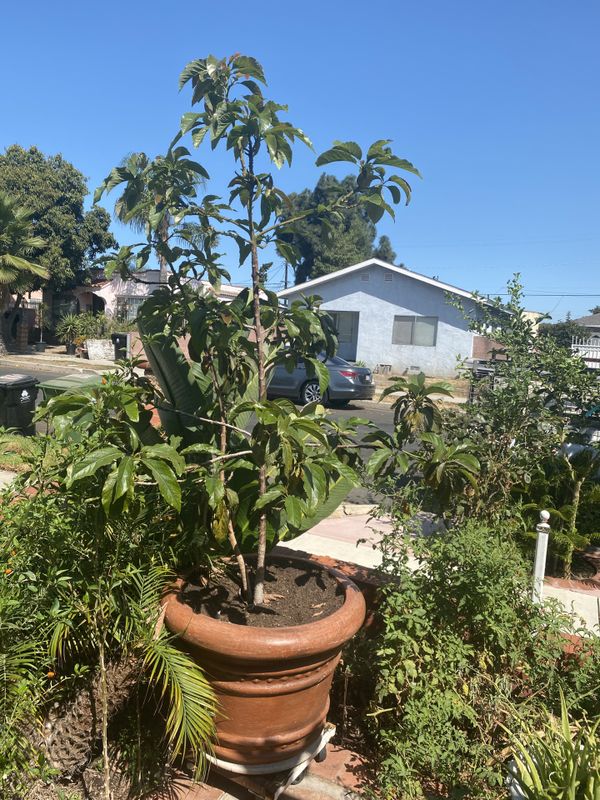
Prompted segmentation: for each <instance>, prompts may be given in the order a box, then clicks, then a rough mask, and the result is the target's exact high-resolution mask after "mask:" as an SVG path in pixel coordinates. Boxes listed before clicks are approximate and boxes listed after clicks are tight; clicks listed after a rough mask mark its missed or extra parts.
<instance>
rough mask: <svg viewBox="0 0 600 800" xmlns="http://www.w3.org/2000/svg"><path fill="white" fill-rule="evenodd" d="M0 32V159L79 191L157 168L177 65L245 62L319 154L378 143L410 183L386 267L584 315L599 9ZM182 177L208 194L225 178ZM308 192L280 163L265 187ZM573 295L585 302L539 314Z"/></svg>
mask: <svg viewBox="0 0 600 800" xmlns="http://www.w3.org/2000/svg"><path fill="white" fill-rule="evenodd" d="M1 26H2V28H1V29H2V46H1V47H0V75H1V76H2V79H1V83H0V97H1V104H0V108H1V109H2V116H1V124H0V149H3V148H4V147H6V146H8V145H9V144H12V143H14V142H17V143H19V144H21V145H23V146H28V145H31V144H36V145H37V146H38V147H40V148H41V149H42V150H43V151H44V152H46V153H56V152H61V153H62V154H63V155H64V156H65V157H66V158H68V159H69V160H71V161H72V162H73V163H74V164H75V166H77V167H78V168H79V169H81V170H82V171H83V172H84V174H85V175H86V176H87V177H88V179H89V186H90V189H92V190H93V188H94V187H95V186H97V185H98V183H99V182H100V181H101V179H102V178H103V177H104V176H105V175H106V174H107V173H108V171H109V170H110V169H111V168H112V167H113V166H114V165H115V164H116V163H118V162H119V160H120V159H121V158H122V157H123V155H125V154H126V153H128V152H131V151H132V150H145V151H146V152H148V153H149V154H151V155H155V154H157V153H159V152H163V151H164V149H165V148H166V146H167V144H168V142H169V140H170V138H171V136H172V134H173V132H174V131H175V130H176V128H177V125H178V120H179V116H180V114H181V113H182V112H183V111H185V110H188V108H189V95H188V94H187V93H186V92H183V93H181V94H179V93H178V91H177V78H178V75H179V72H180V70H181V69H182V67H183V66H184V65H185V64H186V62H187V61H189V60H190V59H192V58H198V57H202V56H204V55H206V54H208V53H214V54H215V55H219V56H221V55H226V54H231V53H233V52H236V51H240V52H244V53H247V54H249V55H254V56H255V57H256V58H258V59H259V61H261V62H262V63H263V65H264V67H265V70H266V74H267V77H268V80H269V93H270V96H272V97H273V98H274V99H276V100H280V101H281V102H287V103H288V104H289V106H290V114H289V117H290V119H291V120H292V121H293V122H294V123H295V124H297V125H298V126H300V127H301V128H303V129H304V130H305V131H306V132H307V133H308V134H309V135H310V136H311V138H312V139H313V141H314V143H315V147H316V149H317V150H318V151H321V150H323V149H325V148H326V147H327V146H329V144H330V143H331V141H332V140H333V139H334V138H341V139H354V140H356V141H358V142H359V143H361V144H370V143H371V142H372V141H373V140H375V139H379V138H384V137H385V138H391V139H393V140H394V147H395V150H396V152H397V153H398V154H399V155H401V156H403V157H405V158H408V159H410V160H411V161H412V162H413V163H414V164H416V165H417V166H418V167H419V168H420V170H421V171H422V173H423V176H424V180H423V181H418V180H417V179H415V182H414V197H413V201H412V203H411V205H410V206H409V207H408V208H402V209H400V211H399V213H398V215H397V221H396V223H395V224H393V223H391V222H389V223H388V222H386V223H385V224H382V225H380V233H386V234H388V235H389V236H390V238H391V240H392V243H393V246H394V249H395V250H396V252H397V254H398V260H399V261H403V262H404V263H405V264H406V265H407V266H408V267H410V268H412V269H414V270H417V271H419V272H422V273H424V274H427V275H436V276H439V277H440V279H441V280H445V281H448V282H450V283H454V284H457V285H459V286H461V287H464V288H466V289H478V290H480V291H481V292H484V293H488V292H489V293H496V292H498V291H501V290H502V289H503V287H504V286H505V284H506V280H507V279H508V278H509V277H510V276H511V275H512V273H513V272H515V271H520V272H521V273H522V275H523V278H524V282H525V285H526V289H527V291H528V292H529V293H531V295H534V294H540V293H545V294H546V296H543V297H534V296H529V297H528V298H527V305H528V307H530V308H534V309H537V310H540V311H549V312H551V313H552V314H553V317H554V318H555V319H559V318H562V317H564V315H565V314H566V312H567V311H569V310H570V311H571V312H572V313H573V315H574V316H578V315H581V314H585V313H587V309H588V308H590V307H591V306H593V305H596V304H600V196H599V193H600V158H599V149H600V102H599V100H600V97H599V95H600V46H599V44H598V43H599V41H600V4H599V3H598V0H577V2H573V3H569V2H566V1H565V0H503V1H502V2H499V1H497V0H454V2H450V1H449V0H411V1H410V2H407V1H406V0H381V2H379V3H367V2H360V3H359V2H355V1H354V0H320V2H315V1H314V0H307V1H306V2H303V3H290V2H281V0H280V2H271V1H270V0H267V1H265V0H259V2H255V3H247V2H238V0H234V1H233V2H221V3H218V2H213V3H207V2H190V3H173V4H172V3H168V2H164V0H162V1H161V2H157V1H156V0H146V1H145V2H142V0H120V2H116V0H103V2H101V3H87V2H65V0H54V2H52V3H48V2H46V0H44V2H42V1H41V0H30V1H29V2H22V3H15V2H10V3H9V2H7V3H5V4H4V8H3V11H2V22H1ZM198 158H199V160H200V161H202V162H203V163H205V164H206V165H207V166H208V167H209V171H210V172H211V175H213V176H214V184H215V187H214V188H215V189H217V190H219V191H223V189H222V186H223V180H222V178H223V177H224V176H225V175H227V174H228V173H227V171H226V164H225V159H224V158H221V157H219V158H218V159H217V160H216V161H215V160H213V159H212V158H211V156H210V154H209V152H208V150H205V151H202V150H201V151H200V152H199V154H198ZM342 172H343V170H342ZM318 173H319V171H318V170H317V169H316V168H315V167H314V156H312V155H311V154H310V153H309V152H306V153H302V154H298V157H297V160H296V162H295V164H294V168H293V170H292V171H283V172H282V174H281V185H282V187H283V188H284V189H286V190H300V189H302V188H304V187H305V186H312V185H314V183H315V182H316V180H317V178H318ZM114 230H115V233H116V235H117V237H118V238H119V239H120V240H121V241H122V242H126V241H131V240H132V235H131V233H130V232H129V231H128V230H126V229H124V228H121V227H119V226H117V225H115V226H114ZM275 270H276V271H275V272H274V280H275V281H277V280H280V279H281V269H280V268H278V267H277V266H276V267H275ZM232 273H233V274H232V277H233V280H234V281H236V280H237V281H239V282H243V281H246V280H247V273H245V272H244V271H243V270H242V271H240V270H238V269H237V268H235V266H234V268H233V270H232ZM578 293H579V294H589V295H591V294H596V295H598V296H597V297H589V298H586V297H563V298H561V296H558V297H550V296H548V295H549V294H559V295H567V294H578Z"/></svg>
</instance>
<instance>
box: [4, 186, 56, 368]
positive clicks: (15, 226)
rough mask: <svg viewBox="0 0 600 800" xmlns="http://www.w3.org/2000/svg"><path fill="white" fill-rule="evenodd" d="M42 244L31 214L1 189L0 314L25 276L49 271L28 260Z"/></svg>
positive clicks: (44, 276)
mask: <svg viewBox="0 0 600 800" xmlns="http://www.w3.org/2000/svg"><path fill="white" fill-rule="evenodd" d="M44 246H45V242H44V240H43V239H41V238H40V237H39V236H34V235H33V230H32V222H31V214H30V213H29V212H28V211H26V210H25V209H24V208H22V207H21V206H19V205H18V204H17V201H16V200H14V199H13V198H12V197H9V196H8V195H7V194H4V193H2V192H0V314H2V313H3V312H4V311H5V310H6V308H7V307H8V304H9V302H10V297H11V292H12V290H13V289H15V288H18V286H19V282H21V283H22V281H23V278H25V277H27V276H28V275H37V277H39V278H47V277H48V272H47V271H46V270H45V269H44V268H43V267H40V266H39V264H34V263H33V261H30V260H29V258H30V256H31V255H32V254H33V253H34V252H35V251H36V250H40V249H41V248H42V247H44ZM5 354H6V343H5V341H4V337H3V335H2V327H1V326H0V355H5Z"/></svg>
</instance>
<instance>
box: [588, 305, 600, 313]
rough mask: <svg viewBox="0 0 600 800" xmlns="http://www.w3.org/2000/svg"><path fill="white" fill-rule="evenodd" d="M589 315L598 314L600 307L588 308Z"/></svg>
mask: <svg viewBox="0 0 600 800" xmlns="http://www.w3.org/2000/svg"><path fill="white" fill-rule="evenodd" d="M590 314H600V306H594V307H593V308H590Z"/></svg>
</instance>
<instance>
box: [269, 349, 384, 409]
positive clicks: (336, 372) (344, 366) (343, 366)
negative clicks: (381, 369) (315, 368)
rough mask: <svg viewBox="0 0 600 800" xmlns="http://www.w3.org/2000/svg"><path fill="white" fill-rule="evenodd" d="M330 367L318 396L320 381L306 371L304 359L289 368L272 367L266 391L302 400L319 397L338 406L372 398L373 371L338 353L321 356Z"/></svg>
mask: <svg viewBox="0 0 600 800" xmlns="http://www.w3.org/2000/svg"><path fill="white" fill-rule="evenodd" d="M323 360H324V363H325V366H326V367H327V369H328V371H329V386H328V388H327V391H326V392H325V397H324V398H322V397H321V390H320V388H319V381H318V379H317V378H315V377H311V376H309V375H308V373H307V371H306V366H305V364H304V362H303V361H300V362H298V365H297V367H296V368H295V369H294V370H293V371H292V372H288V371H287V370H286V368H285V367H282V366H278V367H275V369H274V370H273V375H272V377H271V381H270V383H269V394H270V395H271V396H273V397H291V398H292V399H293V400H299V401H300V402H301V403H302V404H306V403H312V402H313V401H315V400H321V399H323V401H324V402H325V403H330V404H331V405H335V406H338V407H341V406H347V405H348V403H349V402H350V401H351V400H371V399H372V398H373V395H374V394H375V384H374V382H373V374H372V372H371V370H370V369H367V367H356V366H354V364H350V363H349V362H348V361H345V360H344V359H343V358H340V357H339V356H333V357H332V358H327V359H323Z"/></svg>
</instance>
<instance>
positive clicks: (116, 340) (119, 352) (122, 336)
mask: <svg viewBox="0 0 600 800" xmlns="http://www.w3.org/2000/svg"><path fill="white" fill-rule="evenodd" d="M128 335H129V334H127V333H111V335H110V338H111V339H112V343H113V344H114V346H115V359H116V360H117V361H122V360H123V359H124V358H127V336H128Z"/></svg>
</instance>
